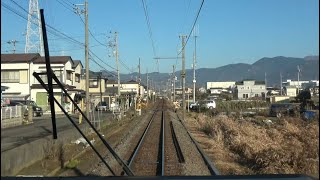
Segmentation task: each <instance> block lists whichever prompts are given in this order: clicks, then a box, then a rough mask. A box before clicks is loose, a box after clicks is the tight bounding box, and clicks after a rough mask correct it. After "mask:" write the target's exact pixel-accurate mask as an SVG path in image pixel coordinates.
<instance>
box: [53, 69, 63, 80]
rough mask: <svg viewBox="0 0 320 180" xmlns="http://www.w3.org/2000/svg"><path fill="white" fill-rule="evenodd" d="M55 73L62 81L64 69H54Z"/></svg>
mask: <svg viewBox="0 0 320 180" xmlns="http://www.w3.org/2000/svg"><path fill="white" fill-rule="evenodd" d="M54 74H55V75H56V76H57V78H58V79H59V81H60V82H62V77H63V76H62V70H57V71H54Z"/></svg>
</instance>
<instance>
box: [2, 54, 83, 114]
mask: <svg viewBox="0 0 320 180" xmlns="http://www.w3.org/2000/svg"><path fill="white" fill-rule="evenodd" d="M50 64H51V68H52V70H53V72H54V73H55V75H56V76H57V77H58V79H59V80H60V82H61V83H62V84H63V87H64V88H65V89H66V90H67V91H68V94H69V95H70V96H71V97H72V98H74V97H75V95H76V94H79V93H80V92H81V90H80V84H79V82H75V80H76V77H79V74H81V70H80V69H82V64H81V63H80V62H76V63H74V61H73V60H72V58H71V57H70V56H50ZM33 72H38V73H40V72H46V64H45V58H44V57H41V56H40V55H39V54H38V53H33V54H1V85H5V86H8V87H9V90H8V91H7V92H6V93H4V97H5V98H9V99H18V98H19V99H29V100H33V101H35V102H36V103H37V104H38V105H39V106H41V107H42V108H43V109H44V111H46V110H49V109H50V108H49V102H48V93H47V92H46V90H45V89H44V88H43V87H42V86H41V84H40V83H39V82H38V80H37V79H36V78H35V77H34V76H33V75H32V73H33ZM40 77H41V79H42V80H43V81H44V83H47V76H46V75H41V76H40ZM52 84H53V92H54V96H55V98H56V99H57V100H58V101H59V102H60V103H61V104H62V105H63V106H64V107H65V109H67V110H68V111H72V109H73V108H74V107H73V106H72V105H71V104H70V101H69V100H68V99H67V98H66V96H65V95H64V93H63V92H62V90H61V89H60V88H59V87H58V85H57V84H56V82H55V81H52ZM55 110H56V111H61V109H60V108H59V107H58V106H57V105H55Z"/></svg>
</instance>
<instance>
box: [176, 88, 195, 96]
mask: <svg viewBox="0 0 320 180" xmlns="http://www.w3.org/2000/svg"><path fill="white" fill-rule="evenodd" d="M175 92H176V95H182V88H176V89H175ZM185 94H192V89H191V88H185Z"/></svg>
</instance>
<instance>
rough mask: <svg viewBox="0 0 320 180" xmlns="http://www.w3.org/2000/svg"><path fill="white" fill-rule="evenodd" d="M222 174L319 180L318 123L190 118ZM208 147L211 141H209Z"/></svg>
mask: <svg viewBox="0 0 320 180" xmlns="http://www.w3.org/2000/svg"><path fill="white" fill-rule="evenodd" d="M190 119H191V120H190V121H189V123H188V124H189V126H190V127H196V129H198V131H199V132H202V133H205V134H206V135H207V137H208V138H207V139H206V140H204V139H202V140H201V139H197V140H198V141H210V144H211V147H210V150H209V152H208V153H209V154H210V156H211V157H212V158H213V161H214V162H215V164H216V165H217V167H218V169H219V170H220V171H221V173H222V174H307V175H311V176H314V177H317V178H319V122H318V121H312V122H305V121H302V120H301V119H297V118H286V119H282V120H281V121H279V122H276V123H273V124H271V125H266V124H264V123H256V122H254V121H257V120H235V119H232V118H228V117H227V116H217V117H214V118H209V117H206V116H205V115H203V114H197V116H193V117H192V116H191V118H190ZM207 144H208V142H207Z"/></svg>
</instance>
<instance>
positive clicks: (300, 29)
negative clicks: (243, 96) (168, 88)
mask: <svg viewBox="0 0 320 180" xmlns="http://www.w3.org/2000/svg"><path fill="white" fill-rule="evenodd" d="M14 1H15V2H17V3H19V4H20V5H21V6H22V7H24V8H25V9H28V1H27V0H14ZM59 1H60V2H61V3H62V4H64V5H66V6H67V7H68V5H70V3H68V2H71V3H74V4H80V3H83V2H84V1H80V0H69V1H67V0H59ZM2 2H4V3H6V4H7V5H9V6H10V7H12V8H14V9H16V10H17V11H19V12H21V14H24V15H25V16H26V15H27V14H26V13H25V12H24V11H22V10H21V9H20V8H19V7H18V6H17V5H15V4H14V3H13V2H12V1H11V0H3V1H2ZM145 2H146V3H147V7H148V13H149V19H150V24H151V29H152V33H153V36H152V37H153V40H154V42H155V49H156V55H157V56H159V57H169V56H170V57H172V56H176V54H177V49H178V48H181V40H180V39H179V35H180V34H189V32H190V30H191V27H192V24H193V21H194V19H195V16H196V13H197V11H198V8H199V7H200V4H201V0H174V1H172V0H161V1H155V0H145ZM39 5H40V8H43V9H44V14H45V17H46V23H47V24H49V25H51V26H54V27H55V28H56V29H58V30H59V31H61V32H63V33H65V34H67V35H68V36H71V37H72V38H74V39H76V40H78V41H80V42H84V25H83V23H82V22H81V20H80V18H79V16H78V15H76V14H74V13H72V12H71V11H70V10H68V9H66V8H65V7H64V6H62V5H61V4H60V3H59V2H58V1H52V0H39ZM197 24H198V26H199V37H198V38H197V59H198V60H197V68H215V67H219V66H223V65H227V64H231V63H250V64H251V63H254V62H255V61H257V60H259V59H260V58H262V57H274V56H289V57H304V56H307V55H318V54H319V1H317V0H205V2H204V4H203V7H202V10H201V12H200V16H199V18H198V23H197ZM26 28H27V21H26V20H25V19H22V18H21V17H19V16H17V15H15V14H13V13H12V12H10V11H8V10H7V9H6V8H4V7H3V6H1V52H2V53H8V51H9V50H12V45H9V44H7V43H6V42H7V41H9V40H18V41H19V42H18V43H17V52H18V53H19V52H20V53H23V52H24V46H25V35H24V34H25V33H26ZM89 29H90V30H91V32H92V33H93V34H94V35H95V37H96V38H97V39H98V40H99V41H100V42H102V43H104V44H106V43H107V41H108V40H107V36H110V33H109V32H110V31H117V32H118V33H119V57H120V59H121V61H122V62H123V63H125V64H126V66H127V67H129V68H132V69H133V70H134V71H137V64H138V59H139V57H140V58H141V68H142V72H143V73H145V71H146V69H147V68H148V71H149V72H154V71H157V65H156V61H155V60H154V53H153V50H152V43H151V40H150V38H149V34H148V27H147V23H146V20H145V15H144V11H143V5H142V1H141V0H89ZM48 36H49V37H48V38H49V48H50V51H51V52H50V55H70V56H72V58H73V59H78V60H81V61H82V62H83V64H84V48H82V47H79V46H78V45H76V44H73V43H70V42H69V41H66V40H62V39H59V37H56V36H53V35H51V34H48ZM89 44H90V46H92V47H91V50H92V51H93V52H94V53H95V54H96V55H97V56H98V57H100V58H101V59H102V60H103V61H104V62H105V63H107V64H109V65H110V66H112V67H115V58H114V57H109V56H108V54H110V53H111V52H112V50H111V49H107V48H106V47H103V46H101V45H100V46H99V43H98V42H96V41H95V40H94V39H93V38H92V37H91V36H90V38H89ZM193 51H194V38H193V37H192V38H190V39H189V41H188V44H187V46H186V68H187V69H189V68H191V64H192V56H193ZM95 59H96V58H95ZM96 60H97V59H96ZM97 62H98V63H100V64H101V65H103V63H101V62H100V61H99V60H97ZM172 65H177V69H178V70H180V69H181V60H178V61H176V60H160V61H159V67H160V72H171V71H172ZM105 68H106V69H107V70H111V69H110V68H109V67H105ZM90 69H91V70H95V71H99V70H101V68H100V67H99V66H98V65H96V64H95V63H93V62H90ZM120 70H121V72H124V73H128V72H129V71H128V70H127V68H125V66H123V65H120Z"/></svg>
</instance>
